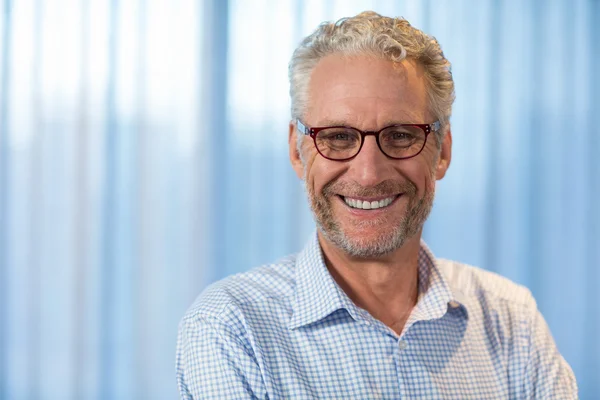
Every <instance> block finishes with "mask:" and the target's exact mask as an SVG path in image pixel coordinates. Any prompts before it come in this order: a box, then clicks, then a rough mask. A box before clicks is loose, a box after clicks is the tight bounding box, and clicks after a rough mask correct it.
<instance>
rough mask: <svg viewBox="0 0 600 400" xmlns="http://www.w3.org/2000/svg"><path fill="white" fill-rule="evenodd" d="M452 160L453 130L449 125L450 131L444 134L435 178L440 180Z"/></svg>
mask: <svg viewBox="0 0 600 400" xmlns="http://www.w3.org/2000/svg"><path fill="white" fill-rule="evenodd" d="M451 160H452V132H451V130H450V128H449V127H448V132H446V134H445V135H444V140H443V141H442V149H441V151H440V157H439V159H438V162H437V166H436V170H435V178H436V179H437V180H438V181H439V180H440V179H442V178H443V177H444V176H445V175H446V171H447V170H448V167H450V161H451Z"/></svg>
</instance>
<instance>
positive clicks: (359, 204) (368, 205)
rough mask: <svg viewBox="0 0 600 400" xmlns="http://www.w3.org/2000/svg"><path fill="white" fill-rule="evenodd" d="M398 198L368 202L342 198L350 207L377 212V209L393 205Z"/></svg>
mask: <svg viewBox="0 0 600 400" xmlns="http://www.w3.org/2000/svg"><path fill="white" fill-rule="evenodd" d="M397 197H398V196H392V197H386V198H385V199H381V200H374V201H368V200H359V199H353V198H350V197H344V196H342V198H343V199H344V202H345V203H346V204H347V205H348V206H349V207H351V208H357V209H360V210H375V209H377V208H384V207H388V206H389V205H390V204H392V203H393V202H394V200H395V199H396V198H397Z"/></svg>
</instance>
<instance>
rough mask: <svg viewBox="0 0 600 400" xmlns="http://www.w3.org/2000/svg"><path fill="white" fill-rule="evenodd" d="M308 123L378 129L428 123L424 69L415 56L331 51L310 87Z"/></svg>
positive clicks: (321, 63) (315, 70)
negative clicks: (400, 57)
mask: <svg viewBox="0 0 600 400" xmlns="http://www.w3.org/2000/svg"><path fill="white" fill-rule="evenodd" d="M308 98H309V102H308V109H307V114H308V115H307V118H308V119H309V120H310V123H313V124H315V123H316V124H321V123H325V122H344V123H348V124H352V125H353V126H356V127H361V128H368V129H375V128H376V127H381V126H382V125H384V126H385V124H389V123H401V122H413V123H419V122H429V121H428V119H429V118H428V117H429V113H428V109H427V92H426V87H425V79H424V76H423V70H422V68H421V67H420V65H419V64H418V63H417V62H415V61H413V60H404V61H402V62H399V63H394V62H392V61H389V60H384V59H381V58H378V57H375V56H365V55H361V56H351V57H349V56H342V55H335V54H334V55H330V56H327V57H325V58H323V59H322V60H321V61H319V63H318V64H317V65H316V67H315V68H314V70H313V72H312V75H311V79H310V83H309V88H308Z"/></svg>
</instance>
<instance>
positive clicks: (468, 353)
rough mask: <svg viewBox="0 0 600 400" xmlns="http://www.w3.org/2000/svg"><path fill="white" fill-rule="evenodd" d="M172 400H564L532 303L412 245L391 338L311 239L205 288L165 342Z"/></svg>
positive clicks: (517, 291)
mask: <svg viewBox="0 0 600 400" xmlns="http://www.w3.org/2000/svg"><path fill="white" fill-rule="evenodd" d="M177 380H178V385H179V391H180V394H181V397H182V398H183V399H250V398H259V399H531V398H535V399H575V398H577V385H576V382H575V377H574V376H573V372H572V371H571V368H570V367H569V365H568V364H567V363H566V362H565V360H564V359H563V358H562V357H561V355H560V354H559V353H558V351H557V348H556V346H555V344H554V340H553V339H552V336H551V334H550V332H549V330H548V326H547V325H546V323H545V321H544V319H543V317H542V315H541V314H540V312H539V311H538V310H537V307H536V303H535V300H534V299H533V297H532V296H531V294H530V292H529V291H528V290H527V289H525V288H524V287H521V286H518V285H516V284H514V283H512V282H510V281H509V280H507V279H505V278H502V277H500V276H498V275H496V274H493V273H491V272H486V271H484V270H481V269H478V268H474V267H470V266H467V265H463V264H459V263H456V262H451V261H445V260H437V259H435V258H434V256H433V255H432V254H431V252H430V251H429V249H428V248H427V246H426V245H425V244H424V243H422V246H421V251H420V254H419V297H418V302H417V305H416V306H415V308H414V309H413V311H412V313H411V315H410V317H409V319H408V321H407V322H406V326H405V329H404V331H403V334H402V336H401V337H399V336H398V335H397V334H396V333H394V332H393V331H392V330H391V329H389V328H388V327H387V326H385V325H384V324H383V323H382V322H380V321H378V320H376V319H375V318H373V317H372V316H371V315H370V314H369V313H368V312H367V311H365V310H364V309H361V308H359V307H357V306H356V305H355V304H354V303H353V302H352V301H351V300H350V298H349V297H348V296H347V295H346V294H345V292H344V291H343V290H342V289H341V288H340V287H339V286H338V285H337V284H336V282H335V281H334V280H333V278H332V277H331V275H330V274H329V272H328V270H327V267H326V266H325V263H324V262H323V256H322V253H321V249H320V246H319V243H318V239H317V236H316V234H315V235H314V237H313V238H312V240H311V241H310V242H309V243H308V244H307V246H306V247H305V249H304V250H303V251H302V252H301V253H299V254H298V255H294V256H290V257H287V258H284V259H282V260H280V261H279V262H277V263H275V264H271V265H266V266H262V267H260V268H257V269H254V270H252V271H249V272H246V273H242V274H238V275H235V276H231V277H229V278H226V279H224V280H222V281H220V282H217V283H215V284H213V285H211V286H210V287H209V288H207V289H206V290H205V291H204V293H203V294H202V295H201V296H200V297H199V298H198V300H197V301H196V302H195V303H194V305H193V306H192V307H191V308H190V310H189V311H188V312H187V314H186V315H185V317H184V318H183V320H182V322H181V325H180V329H179V339H178V345H177Z"/></svg>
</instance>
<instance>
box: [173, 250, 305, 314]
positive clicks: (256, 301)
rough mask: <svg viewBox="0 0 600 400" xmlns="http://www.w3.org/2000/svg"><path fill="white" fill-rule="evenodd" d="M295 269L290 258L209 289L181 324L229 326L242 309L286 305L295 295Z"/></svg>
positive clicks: (293, 258)
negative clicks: (266, 305)
mask: <svg viewBox="0 0 600 400" xmlns="http://www.w3.org/2000/svg"><path fill="white" fill-rule="evenodd" d="M295 265H296V255H290V256H287V257H284V258H281V259H280V260H278V261H276V262H274V263H271V264H266V265H262V266H260V267H256V268H253V269H251V270H249V271H247V272H243V273H239V274H235V275H232V276H229V277H227V278H224V279H222V280H220V281H217V282H215V283H213V284H211V285H209V286H208V287H207V288H206V289H205V290H204V291H203V292H202V293H201V294H200V296H198V298H197V299H196V300H195V302H194V303H193V304H192V306H191V307H190V308H189V309H188V310H187V312H186V314H185V316H184V317H183V320H182V323H188V324H189V323H190V322H193V321H205V322H207V321H214V322H216V323H223V324H226V325H231V324H234V323H235V322H236V321H235V320H239V318H240V316H241V315H240V314H241V313H242V310H244V309H249V308H250V309H251V308H256V307H261V306H264V305H265V304H267V303H270V302H271V303H272V302H281V301H285V299H287V297H289V296H290V295H291V294H292V293H293V292H294V287H295ZM237 322H239V321H237Z"/></svg>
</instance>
